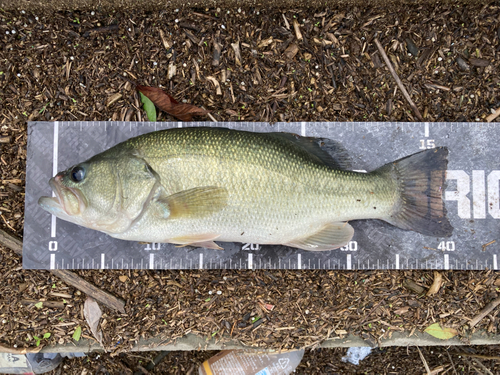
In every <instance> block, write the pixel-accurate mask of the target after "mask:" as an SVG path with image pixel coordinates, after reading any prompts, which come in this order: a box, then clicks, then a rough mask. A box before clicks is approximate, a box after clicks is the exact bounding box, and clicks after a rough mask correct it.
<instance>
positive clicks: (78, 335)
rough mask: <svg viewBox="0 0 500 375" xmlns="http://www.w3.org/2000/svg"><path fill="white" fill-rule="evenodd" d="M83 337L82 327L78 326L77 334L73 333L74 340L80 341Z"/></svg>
mask: <svg viewBox="0 0 500 375" xmlns="http://www.w3.org/2000/svg"><path fill="white" fill-rule="evenodd" d="M81 336H82V327H80V326H78V327H76V328H75V332H73V340H75V341H80V337H81Z"/></svg>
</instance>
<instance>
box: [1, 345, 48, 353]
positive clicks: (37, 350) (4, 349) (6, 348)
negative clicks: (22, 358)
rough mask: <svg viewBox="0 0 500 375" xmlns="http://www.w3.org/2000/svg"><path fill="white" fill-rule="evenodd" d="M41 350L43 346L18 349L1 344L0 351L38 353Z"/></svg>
mask: <svg viewBox="0 0 500 375" xmlns="http://www.w3.org/2000/svg"><path fill="white" fill-rule="evenodd" d="M40 350H42V347H41V346H38V347H36V348H22V349H17V348H8V347H6V346H3V345H0V353H11V354H26V353H38V352H39V351H40Z"/></svg>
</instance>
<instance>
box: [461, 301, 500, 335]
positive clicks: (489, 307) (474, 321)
mask: <svg viewBox="0 0 500 375" xmlns="http://www.w3.org/2000/svg"><path fill="white" fill-rule="evenodd" d="M498 305H500V297H498V298H497V299H494V300H493V301H491V302H490V303H488V304H487V305H486V306H485V307H484V308H483V309H482V310H481V311H480V312H479V314H477V315H476V316H475V317H474V318H472V319H471V321H470V322H469V327H470V328H474V326H475V325H476V324H477V323H479V322H480V321H481V320H482V319H483V318H484V317H485V316H486V315H488V314H489V313H490V312H492V311H493V310H494V309H495V308H496V307H497V306H498Z"/></svg>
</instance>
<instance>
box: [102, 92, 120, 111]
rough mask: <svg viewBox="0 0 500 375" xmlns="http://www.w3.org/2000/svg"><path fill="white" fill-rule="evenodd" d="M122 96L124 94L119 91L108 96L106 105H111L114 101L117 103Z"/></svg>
mask: <svg viewBox="0 0 500 375" xmlns="http://www.w3.org/2000/svg"><path fill="white" fill-rule="evenodd" d="M122 96H123V95H122V94H120V93H119V92H117V93H116V94H113V95H111V96H110V97H108V100H107V102H106V107H109V106H110V105H112V104H113V103H116V102H117V101H118V100H120V99H121V98H122Z"/></svg>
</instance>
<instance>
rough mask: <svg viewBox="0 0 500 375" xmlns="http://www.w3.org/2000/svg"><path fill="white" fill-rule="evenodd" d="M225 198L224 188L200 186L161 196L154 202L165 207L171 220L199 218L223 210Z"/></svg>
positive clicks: (226, 194) (225, 191)
mask: <svg viewBox="0 0 500 375" xmlns="http://www.w3.org/2000/svg"><path fill="white" fill-rule="evenodd" d="M227 197H228V193H227V190H226V189H224V188H220V187H217V186H202V187H196V188H193V189H189V190H183V191H180V192H178V193H175V194H172V195H168V196H166V195H164V194H161V195H160V196H159V197H158V198H157V199H156V201H157V203H159V204H160V205H166V208H167V209H168V213H169V215H168V217H169V218H171V219H178V218H200V217H204V216H207V215H209V214H212V213H214V212H218V211H220V210H221V209H223V208H224V207H225V206H226V205H227Z"/></svg>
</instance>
